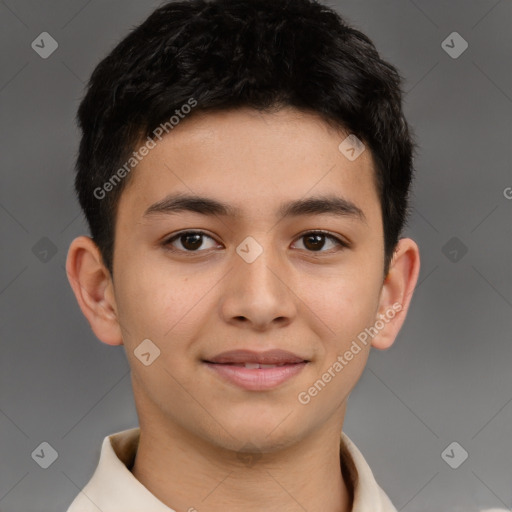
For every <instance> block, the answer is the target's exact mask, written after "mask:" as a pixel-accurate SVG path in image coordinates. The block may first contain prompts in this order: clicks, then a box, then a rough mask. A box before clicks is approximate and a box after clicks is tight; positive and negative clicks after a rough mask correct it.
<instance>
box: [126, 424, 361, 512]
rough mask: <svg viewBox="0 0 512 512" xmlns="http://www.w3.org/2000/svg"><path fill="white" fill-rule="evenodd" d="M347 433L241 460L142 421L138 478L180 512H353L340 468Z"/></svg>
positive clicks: (333, 432) (329, 433) (319, 435)
mask: <svg viewBox="0 0 512 512" xmlns="http://www.w3.org/2000/svg"><path fill="white" fill-rule="evenodd" d="M340 435H341V426H339V425H338V426H337V427H336V428H330V429H329V428H326V429H324V430H323V431H322V432H316V433H315V435H310V436H309V437H308V438H305V439H302V440H301V441H299V442H298V443H296V444H294V445H292V446H289V447H288V448H286V449H284V450H279V451H274V452H272V453H265V454H259V453H257V454H254V453H253V454H250V453H245V454H240V453H238V454H237V453H236V452H233V451H231V450H228V449H225V448H223V447H219V446H213V445H212V444H211V443H208V442H207V441H205V440H204V439H202V438H199V437H198V436H194V435H193V434H191V433H190V432H187V431H184V430H183V429H181V428H180V427H178V426H177V425H168V424H166V425H165V428H159V427H158V422H157V421H156V422H155V421H148V422H147V423H144V422H143V421H141V434H140V439H139V446H138V450H137V455H136V458H135V463H134V465H133V468H132V473H133V475H134V476H135V478H137V480H139V481H140V482H141V483H142V484H143V485H144V486H145V487H146V488H147V489H148V490H149V491H150V492H151V493H152V494H153V495H154V496H156V497H157V498H158V499H159V500H160V501H162V503H164V504H165V505H167V506H168V507H170V508H172V509H174V510H177V511H182V510H183V511H189V512H195V511H197V512H203V511H208V512H221V511H222V512H224V511H226V510H244V511H246V512H256V511H258V512H259V511H261V510H265V511H268V512H274V511H275V512H277V511H279V512H292V511H293V512H296V511H303V510H307V511H308V512H315V511H318V512H320V511H322V512H350V511H351V510H352V501H353V489H352V484H351V482H350V477H349V473H348V469H347V467H345V466H342V465H341V464H340Z"/></svg>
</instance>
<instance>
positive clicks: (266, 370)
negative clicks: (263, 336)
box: [202, 350, 311, 391]
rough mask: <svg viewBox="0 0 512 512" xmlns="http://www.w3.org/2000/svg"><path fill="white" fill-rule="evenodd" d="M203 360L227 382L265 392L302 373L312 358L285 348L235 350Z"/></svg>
mask: <svg viewBox="0 0 512 512" xmlns="http://www.w3.org/2000/svg"><path fill="white" fill-rule="evenodd" d="M202 362H203V363H204V364H205V365H206V366H207V367H208V368H209V369H210V370H211V371H213V372H214V373H215V374H216V375H217V376H219V377H220V378H221V379H222V380H223V381H224V382H229V383H230V384H233V385H235V386H237V387H241V388H243V389H246V390H252V391H264V390H269V389H272V388H275V387H277V386H279V385H280V384H283V383H284V382H286V381H288V380H289V379H291V378H292V377H294V376H296V375H298V374H299V373H300V372H301V371H302V370H303V369H304V368H305V367H306V365H307V364H309V363H310V362H311V361H310V360H308V359H304V358H302V357H300V356H298V355H296V354H293V353H291V352H287V351H284V350H269V351H266V352H253V351H249V350H233V351H229V352H223V353H222V354H219V355H217V356H215V357H213V358H211V359H203V360H202Z"/></svg>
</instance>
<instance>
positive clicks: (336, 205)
mask: <svg viewBox="0 0 512 512" xmlns="http://www.w3.org/2000/svg"><path fill="white" fill-rule="evenodd" d="M183 211H188V212H194V213H199V214H201V215H211V216H216V215H219V216H223V217H238V216H240V215H241V213H242V210H241V209H240V208H238V207H235V206H232V205H230V204H227V203H224V202H222V201H218V200H216V199H212V198H209V197H202V196H195V195H184V194H172V195H168V196H167V197H165V198H164V199H162V200H161V201H158V202H156V203H154V204H152V205H151V206H150V207H149V208H147V209H146V211H145V212H144V215H143V217H150V216H153V215H157V214H166V215H171V214H173V213H178V212H183ZM320 214H329V215H335V216H338V217H349V218H354V219H358V220H360V221H362V222H364V223H367V220H366V216H365V215H364V212H363V211H362V210H361V209H360V208H359V207H357V206H356V205H355V204H354V203H352V202H351V201H349V200H347V199H344V198H342V197H339V196H335V195H327V196H315V197H309V198H306V199H297V200H294V201H289V202H287V203H284V204H282V205H281V206H280V207H279V209H278V211H277V216H280V217H298V216H301V215H320Z"/></svg>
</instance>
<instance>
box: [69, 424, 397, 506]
mask: <svg viewBox="0 0 512 512" xmlns="http://www.w3.org/2000/svg"><path fill="white" fill-rule="evenodd" d="M139 434H140V429H139V428H132V429H128V430H123V431H121V432H117V433H116V434H112V435H110V436H107V437H105V439H104V440H103V444H102V446H101V455H100V460H99V463H98V466H97V468H96V471H95V472H94V474H93V476H92V478H91V479H90V480H89V482H88V483H87V485H86V486H85V487H84V488H83V489H82V491H81V492H80V493H79V494H78V496H77V497H76V498H75V500H74V501H73V503H72V504H71V506H70V507H69V508H68V510H67V512H175V511H174V510H173V509H171V508H169V507H168V506H166V505H164V504H163V503H162V502H161V501H160V500H159V499H158V498H156V497H155V496H154V495H153V494H151V493H150V492H149V491H148V489H146V487H144V486H143V485H142V484H141V483H140V482H139V481H138V480H137V479H136V478H135V477H134V476H133V474H132V473H131V472H130V469H129V468H131V467H132V465H133V461H134V460H135V454H136V452H137V447H138V442H139ZM340 459H341V467H342V472H343V476H344V478H345V480H347V479H348V480H349V481H350V482H351V483H352V486H353V489H354V504H353V507H352V511H353V512H397V510H396V508H395V507H394V506H393V505H392V503H391V501H390V500H389V498H388V497H387V496H386V494H385V493H384V491H383V490H382V489H381V488H380V487H379V485H378V484H377V482H376V481H375V478H374V476H373V473H372V471H371V469H370V467H369V466H368V464H367V463H366V461H365V459H364V457H363V455H362V454H361V452H360V451H359V450H358V449H357V447H356V446H355V444H354V443H353V442H352V441H351V440H350V439H349V438H348V436H347V435H346V434H345V433H344V432H342V433H341V443H340Z"/></svg>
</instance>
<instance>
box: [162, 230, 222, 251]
mask: <svg viewBox="0 0 512 512" xmlns="http://www.w3.org/2000/svg"><path fill="white" fill-rule="evenodd" d="M205 238H209V239H210V240H212V241H213V242H215V241H214V240H213V238H212V237H211V236H208V235H207V234H206V233H203V232H202V231H184V232H182V233H178V234H177V235H174V236H173V237H172V238H169V239H168V240H167V241H166V242H164V244H163V245H164V246H165V247H166V248H168V249H170V250H172V251H182V252H199V251H198V250H199V249H200V248H201V246H202V245H203V244H204V239H205ZM177 242H179V244H180V245H181V248H180V247H176V246H175V245H174V244H176V243H177ZM214 246H215V244H213V245H212V247H214ZM210 248H211V247H206V249H210ZM204 249H205V248H204V247H203V249H202V250H204Z"/></svg>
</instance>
